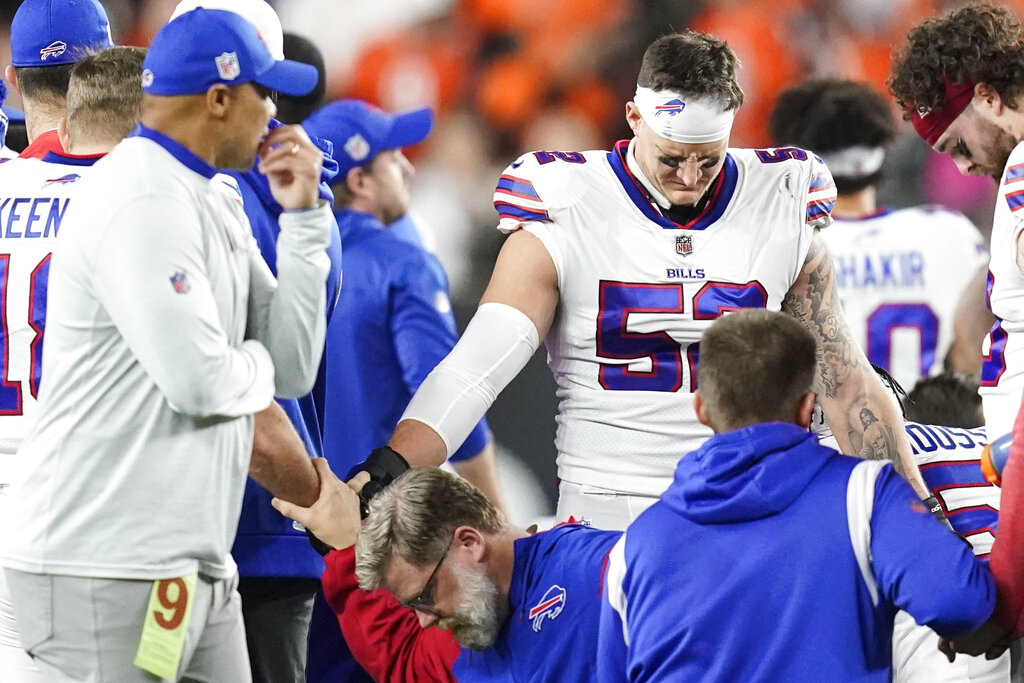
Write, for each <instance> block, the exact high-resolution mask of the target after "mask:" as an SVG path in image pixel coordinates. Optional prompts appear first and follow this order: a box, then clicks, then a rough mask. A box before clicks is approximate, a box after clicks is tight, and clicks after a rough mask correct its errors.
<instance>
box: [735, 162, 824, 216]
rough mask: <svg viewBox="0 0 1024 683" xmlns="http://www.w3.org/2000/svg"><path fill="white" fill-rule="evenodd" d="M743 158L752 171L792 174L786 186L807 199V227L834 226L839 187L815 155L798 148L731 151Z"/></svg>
mask: <svg viewBox="0 0 1024 683" xmlns="http://www.w3.org/2000/svg"><path fill="white" fill-rule="evenodd" d="M729 151H730V152H731V153H732V154H733V155H734V156H735V157H737V158H739V157H744V158H745V161H746V162H747V164H748V166H749V167H751V171H753V170H754V169H755V168H758V167H761V168H764V169H765V170H768V169H773V170H774V169H776V168H777V169H778V170H779V172H780V173H781V172H786V173H792V174H793V175H791V176H788V179H787V182H788V183H789V184H790V186H791V188H792V191H793V192H795V193H797V195H798V196H801V195H802V197H803V199H806V209H805V212H804V221H805V223H806V224H807V225H808V226H810V227H812V228H818V229H823V228H827V227H828V226H830V225H832V207H833V206H835V203H836V184H835V182H834V181H833V180H832V173H831V172H830V171H829V170H828V167H827V166H826V165H825V162H824V161H822V159H821V157H819V156H818V155H817V154H815V153H814V152H811V151H809V150H806V149H801V148H799V147H772V148H768V149H752V150H729Z"/></svg>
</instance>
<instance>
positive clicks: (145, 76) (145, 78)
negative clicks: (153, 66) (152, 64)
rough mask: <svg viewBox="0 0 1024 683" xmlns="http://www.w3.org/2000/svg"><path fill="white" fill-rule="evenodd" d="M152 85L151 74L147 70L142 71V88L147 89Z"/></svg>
mask: <svg viewBox="0 0 1024 683" xmlns="http://www.w3.org/2000/svg"><path fill="white" fill-rule="evenodd" d="M151 85H153V72H152V71H150V70H149V69H143V70H142V87H143V88H148V87H149V86H151Z"/></svg>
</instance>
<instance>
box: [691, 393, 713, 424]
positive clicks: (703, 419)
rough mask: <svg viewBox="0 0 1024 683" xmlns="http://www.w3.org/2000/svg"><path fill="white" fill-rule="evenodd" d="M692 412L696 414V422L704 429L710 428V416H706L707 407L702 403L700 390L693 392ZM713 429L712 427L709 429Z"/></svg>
mask: <svg viewBox="0 0 1024 683" xmlns="http://www.w3.org/2000/svg"><path fill="white" fill-rule="evenodd" d="M693 410H694V412H695V413H697V420H698V421H699V422H700V423H701V424H702V425H704V426H705V427H711V416H710V415H709V414H708V406H707V404H706V403H704V397H703V396H701V395H700V389H697V390H695V391H694V392H693ZM711 428H712V429H714V427H711Z"/></svg>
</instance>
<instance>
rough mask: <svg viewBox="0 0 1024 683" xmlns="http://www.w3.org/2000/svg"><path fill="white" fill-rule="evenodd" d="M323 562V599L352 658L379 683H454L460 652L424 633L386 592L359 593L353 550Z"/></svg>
mask: <svg viewBox="0 0 1024 683" xmlns="http://www.w3.org/2000/svg"><path fill="white" fill-rule="evenodd" d="M324 559H325V561H326V563H327V568H326V569H325V570H324V574H323V577H322V582H323V590H324V597H325V598H327V602H328V603H329V604H330V606H331V609H333V610H334V614H335V615H337V617H338V623H339V624H340V625H341V632H342V633H343V634H344V635H345V642H346V643H348V646H349V649H351V650H352V655H353V656H354V657H355V658H356V661H357V662H359V665H360V666H362V667H363V668H364V669H365V670H366V672H367V673H369V674H370V675H371V676H372V677H373V679H374V680H375V681H381V682H385V681H388V682H390V681H394V682H395V683H401V682H402V681H412V682H413V683H428V682H430V683H433V682H437V683H454V682H455V676H454V675H453V674H452V665H453V664H454V663H455V660H456V659H457V658H458V656H459V651H460V648H459V644H458V643H456V642H455V639H454V638H453V637H452V635H451V634H450V633H449V632H448V631H444V630H442V629H439V628H434V627H431V628H426V629H425V628H423V627H421V626H420V622H419V619H418V618H417V617H416V613H415V612H414V611H412V610H411V609H408V608H406V607H402V606H401V605H399V604H398V601H397V600H396V599H395V597H394V596H393V595H392V594H391V593H389V592H388V591H386V590H384V589H378V590H375V591H364V590H361V589H360V588H359V582H358V580H357V579H356V572H355V549H354V548H352V547H349V548H344V549H342V550H334V551H332V552H330V553H329V554H328V555H327V557H326V558H324Z"/></svg>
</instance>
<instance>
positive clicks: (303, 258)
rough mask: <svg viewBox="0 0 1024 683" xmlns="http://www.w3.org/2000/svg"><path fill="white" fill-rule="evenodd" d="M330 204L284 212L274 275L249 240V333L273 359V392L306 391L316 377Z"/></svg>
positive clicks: (297, 393) (321, 345)
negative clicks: (275, 275) (274, 275)
mask: <svg viewBox="0 0 1024 683" xmlns="http://www.w3.org/2000/svg"><path fill="white" fill-rule="evenodd" d="M333 221H334V219H333V217H332V216H331V209H330V207H329V206H327V204H326V203H325V202H324V203H322V204H321V205H320V206H319V207H318V208H316V209H310V210H307V211H286V212H284V213H282V214H281V217H280V218H279V219H278V223H279V224H280V226H281V232H280V234H279V235H278V237H277V280H276V281H275V280H274V277H273V275H272V274H271V272H270V269H269V268H268V267H267V265H266V263H265V262H264V261H263V257H261V256H260V252H259V249H258V248H257V247H256V243H255V240H253V241H252V243H251V249H252V253H251V258H250V273H251V276H252V277H251V279H250V289H249V321H248V326H247V327H248V335H247V336H248V337H249V338H252V339H258V340H259V341H261V342H262V343H263V345H264V346H266V347H267V350H268V351H269V352H270V357H271V358H273V359H274V369H275V380H276V390H277V391H276V393H277V395H278V396H281V397H285V398H291V397H295V396H303V395H305V394H308V393H309V392H310V390H311V389H312V388H313V383H314V382H315V381H316V373H317V369H318V368H319V367H320V357H321V355H322V354H323V350H324V340H325V336H326V334H327V318H326V316H327V286H326V283H327V273H328V271H329V270H330V268H331V261H330V258H329V257H328V256H327V252H326V249H327V247H328V246H330V243H331V226H332V225H333Z"/></svg>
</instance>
